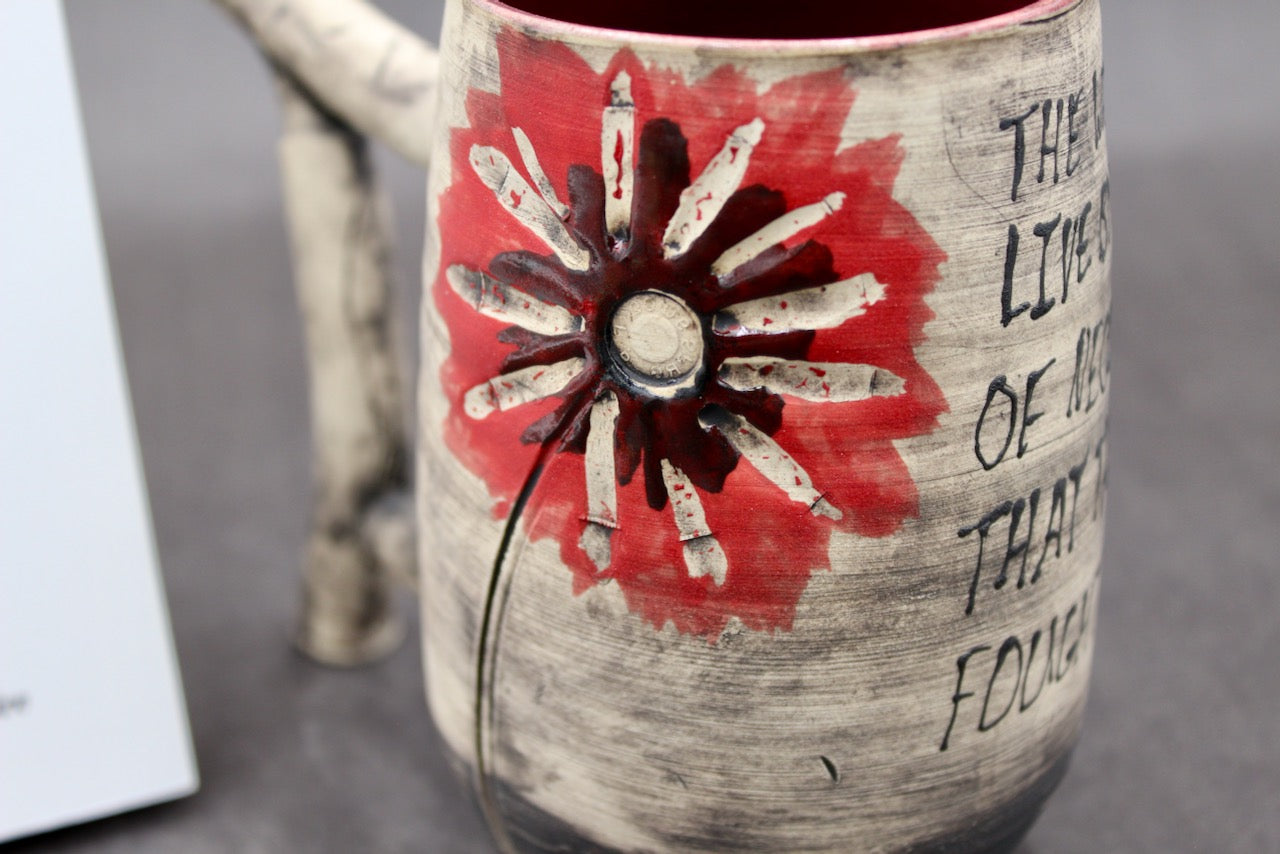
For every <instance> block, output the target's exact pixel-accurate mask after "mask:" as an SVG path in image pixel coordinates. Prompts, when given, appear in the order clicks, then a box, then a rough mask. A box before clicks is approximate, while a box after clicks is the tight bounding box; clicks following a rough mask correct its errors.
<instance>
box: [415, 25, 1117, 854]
mask: <svg viewBox="0 0 1280 854" xmlns="http://www.w3.org/2000/svg"><path fill="white" fill-rule="evenodd" d="M515 5H516V6H519V7H520V8H514V7H513V6H509V5H502V4H499V3H497V2H494V0H449V3H448V5H447V10H446V14H445V22H444V28H443V36H442V48H441V69H442V71H441V82H440V87H441V88H440V102H439V128H438V131H437V134H436V136H435V138H434V140H435V141H434V153H433V158H432V167H431V176H430V185H429V186H430V189H429V196H428V205H429V220H428V232H429V233H428V249H427V257H426V264H425V288H426V294H425V297H424V306H423V318H422V324H423V335H422V342H423V343H422V348H423V353H422V359H423V363H422V373H421V380H420V384H421V394H420V407H421V410H420V419H419V424H420V427H419V448H420V453H419V477H418V483H419V487H418V490H419V492H418V510H417V512H418V525H419V531H420V537H421V547H420V556H421V565H422V575H423V580H422V584H423V603H424V604H423V607H424V615H425V619H424V623H425V650H426V668H427V679H428V695H429V698H430V706H431V710H432V713H433V716H434V718H435V721H436V723H437V725H438V727H439V730H440V732H441V734H442V735H443V739H444V741H445V743H446V744H447V746H448V748H449V749H450V751H451V753H452V754H453V757H454V759H455V760H456V765H457V767H458V768H459V769H460V770H462V771H463V772H464V773H465V774H466V776H467V778H468V779H469V780H470V781H471V783H472V785H473V786H474V788H475V791H476V793H477V796H478V798H479V800H480V802H481V804H482V806H483V809H484V811H485V814H486V816H487V817H488V819H489V821H490V824H491V826H492V828H493V830H494V833H495V835H496V838H497V840H498V842H499V844H500V845H501V847H502V848H504V849H506V850H516V851H538V852H543V851H608V850H620V851H682V852H684V851H727V850H742V851H766V850H767V851H789V852H790V851H840V852H848V851H863V850H866V851H889V850H910V851H948V852H958V851H988V850H1007V849H1011V848H1012V847H1013V846H1014V845H1016V843H1017V841H1018V840H1019V839H1020V838H1021V837H1022V835H1023V834H1024V833H1025V831H1026V830H1027V828H1028V827H1029V826H1030V823H1031V821H1032V820H1033V819H1034V816H1035V815H1036V813H1037V811H1038V809H1039V807H1040V805H1041V803H1042V802H1043V800H1044V799H1045V797H1047V796H1048V793H1049V792H1050V791H1051V790H1052V788H1053V787H1054V785H1055V784H1056V783H1057V781H1058V779H1059V778H1060V777H1061V775H1062V773H1063V771H1064V768H1065V764H1066V761H1067V757H1068V755H1069V753H1070V751H1071V748H1072V745H1073V744H1074V742H1075V740H1076V737H1077V733H1078V729H1079V725H1080V720H1081V715H1082V712H1083V706H1084V702H1085V695H1086V688H1087V684H1088V675H1089V669H1090V659H1091V656H1092V648H1093V633H1092V630H1093V626H1094V622H1095V619H1094V618H1095V614H1096V602H1097V595H1096V592H1097V583H1098V567H1099V560H1100V551H1101V540H1102V528H1103V504H1104V500H1105V471H1106V443H1105V411H1106V399H1107V385H1108V380H1109V361H1108V358H1109V357H1108V330H1109V304H1110V290H1109V269H1110V246H1111V234H1110V213H1109V187H1108V183H1107V161H1106V153H1105V133H1104V112H1103V107H1102V95H1101V82H1102V60H1101V41H1100V28H1099V9H1098V3H1097V0H1041V2H1035V3H1031V4H1025V3H1016V2H1011V1H1010V0H986V2H978V3H960V2H932V3H925V2H920V3H907V4H899V5H898V6H895V7H893V8H894V9H895V10H896V11H886V10H885V9H883V8H877V9H876V10H875V11H871V10H870V7H866V6H865V4H846V6H844V7H842V9H840V10H833V11H827V10H826V8H825V4H823V7H819V5H818V4H812V3H810V4H805V3H799V4H785V3H761V2H747V3H738V4H727V3H718V2H717V3H703V4H693V3H680V4H676V3H672V2H660V3H648V4H611V3H600V2H586V0H525V2H523V3H516V4H515ZM558 17H559V18H563V20H556V19H555V18H558ZM975 18H977V19H976V20H975ZM646 31H648V32H646ZM652 32H669V33H675V35H655V34H652ZM895 33H900V34H895Z"/></svg>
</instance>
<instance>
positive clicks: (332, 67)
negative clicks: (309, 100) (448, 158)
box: [217, 0, 440, 166]
mask: <svg viewBox="0 0 1280 854" xmlns="http://www.w3.org/2000/svg"><path fill="white" fill-rule="evenodd" d="M217 2H218V3H219V4H220V5H221V6H223V7H224V8H225V9H226V10H227V11H228V12H230V13H231V14H232V15H233V16H234V17H235V18H236V19H238V20H239V21H240V23H241V24H242V25H243V26H244V27H245V29H247V30H248V31H249V34H250V35H251V36H252V37H253V39H254V41H256V42H257V43H258V45H259V47H261V48H262V50H264V51H265V52H266V53H267V55H268V56H269V57H271V59H272V60H273V61H274V62H275V63H276V64H277V65H279V66H280V67H281V68H282V69H283V70H284V71H286V72H287V73H288V74H289V75H290V76H292V77H294V78H296V79H297V80H298V81H299V82H300V83H301V84H302V85H303V86H304V87H305V88H306V89H307V91H309V92H311V93H312V94H313V96H314V97H315V98H316V99H317V100H319V101H320V102H321V103H322V104H323V105H324V107H325V108H326V109H328V110H329V111H331V112H332V113H334V114H335V115H336V116H337V117H339V118H341V119H342V120H343V121H344V122H346V123H347V124H349V125H351V126H352V127H353V128H355V129H356V130H358V131H360V132H361V133H363V134H365V135H367V136H369V137H372V138H373V139H376V140H378V141H379V142H382V143H384V144H385V145H387V146H390V147H391V148H392V149H394V150H395V151H397V152H399V153H400V154H401V155H403V156H404V157H406V158H407V159H409V160H410V161H412V162H414V163H417V164H419V165H422V166H425V165H427V163H428V161H429V160H430V157H431V138H432V129H433V127H434V125H435V112H436V96H435V88H436V81H437V80H438V78H439V67H440V60H439V55H438V54H437V53H436V50H435V48H433V47H432V46H431V45H429V44H428V43H427V42H426V41H424V40H423V39H421V38H419V37H418V36H417V35H415V34H414V33H413V32H411V31H410V30H408V29H406V28H405V27H403V26H401V25H400V24H398V23H396V22H395V21H393V20H391V19H390V18H388V17H387V16H386V15H384V14H383V13H382V12H380V11H378V10H377V9H375V8H373V7H372V6H370V5H369V4H368V3H366V2H364V0H217Z"/></svg>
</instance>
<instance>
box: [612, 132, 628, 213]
mask: <svg viewBox="0 0 1280 854" xmlns="http://www.w3.org/2000/svg"><path fill="white" fill-rule="evenodd" d="M622 142H623V141H622V131H618V135H617V141H616V142H615V143H614V146H613V162H614V163H616V164H617V165H618V177H617V178H616V179H614V188H613V197H614V198H615V199H620V198H622V177H623V174H622V172H623V169H627V168H630V164H625V163H623V162H622V157H623V155H624V154H626V146H624V145H623V144H622Z"/></svg>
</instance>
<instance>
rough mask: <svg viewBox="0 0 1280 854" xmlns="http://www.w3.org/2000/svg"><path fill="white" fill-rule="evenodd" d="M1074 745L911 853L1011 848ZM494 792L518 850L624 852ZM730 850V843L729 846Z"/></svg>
mask: <svg viewBox="0 0 1280 854" xmlns="http://www.w3.org/2000/svg"><path fill="white" fill-rule="evenodd" d="M1073 751H1074V747H1072V748H1068V749H1067V750H1066V752H1064V753H1063V754H1062V755H1061V756H1059V757H1058V759H1056V760H1055V761H1054V762H1053V764H1052V765H1050V766H1049V768H1047V769H1046V770H1045V771H1043V772H1042V773H1041V774H1040V775H1039V776H1038V777H1036V778H1035V779H1034V780H1033V781H1032V782H1031V784H1030V785H1028V786H1027V787H1026V788H1025V789H1023V790H1022V792H1021V793H1019V794H1018V795H1017V796H1015V797H1014V798H1012V799H1011V800H1009V801H1007V802H1006V803H1004V804H1002V805H1001V806H999V807H996V808H995V809H993V810H989V811H988V812H986V813H984V814H982V815H979V816H977V817H976V818H974V819H973V820H972V821H971V822H969V823H968V824H967V825H966V826H965V827H963V828H961V829H957V830H956V831H954V832H952V833H949V834H946V835H944V836H941V837H938V838H936V839H933V840H930V841H928V842H923V843H919V844H916V845H913V846H911V847H909V848H906V849H903V850H904V852H909V854H1011V852H1013V851H1014V850H1015V849H1016V848H1017V847H1018V845H1019V843H1021V842H1022V839H1023V837H1025V836H1026V835H1027V832H1028V831H1029V830H1030V829H1031V826H1032V825H1033V824H1034V823H1035V821H1036V819H1037V818H1038V817H1039V816H1040V810H1041V808H1042V807H1043V806H1044V803H1045V801H1046V800H1047V799H1048V798H1049V795H1051V794H1052V793H1053V791H1054V789H1056V788H1057V787H1058V783H1059V782H1061V780H1062V777H1063V776H1064V775H1065V774H1066V771H1067V766H1068V765H1069V764H1070V760H1071V754H1072V752H1073ZM493 795H494V799H495V801H496V802H497V804H498V808H499V810H500V811H501V813H502V816H503V818H504V820H505V824H506V832H507V837H508V839H509V840H510V842H511V845H512V848H513V850H514V851H516V852H517V854H623V852H622V851H621V850H620V849H617V848H610V847H608V846H606V845H601V844H599V843H598V842H595V841H594V840H592V839H590V838H588V837H587V836H585V835H584V834H583V833H582V832H581V831H580V830H578V829H577V828H575V827H573V826H572V825H570V824H568V823H567V822H565V821H563V820H561V819H559V818H557V817H555V816H553V815H551V814H549V813H547V812H545V811H544V810H542V809H540V808H539V807H537V806H535V805H534V804H532V803H530V802H529V801H528V800H527V799H525V798H524V797H523V796H522V795H520V794H519V793H518V792H516V791H515V790H514V789H512V788H511V787H509V786H506V785H505V784H503V783H501V782H498V781H495V782H494V783H493ZM726 850H729V847H726Z"/></svg>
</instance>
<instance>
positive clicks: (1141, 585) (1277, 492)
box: [6, 0, 1280, 854]
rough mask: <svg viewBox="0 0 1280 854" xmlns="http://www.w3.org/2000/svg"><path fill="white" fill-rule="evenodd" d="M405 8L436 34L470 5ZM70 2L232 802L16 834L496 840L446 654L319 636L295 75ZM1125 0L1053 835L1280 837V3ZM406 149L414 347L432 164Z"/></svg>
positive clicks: (274, 844) (156, 474) (1132, 839)
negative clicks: (290, 164)
mask: <svg viewBox="0 0 1280 854" xmlns="http://www.w3.org/2000/svg"><path fill="white" fill-rule="evenodd" d="M386 5H387V7H388V8H389V9H390V10H391V11H392V13H393V14H395V15H396V16H397V17H398V18H400V19H401V20H402V21H404V22H406V23H407V24H409V25H410V26H412V27H414V28H415V29H417V30H418V31H419V32H422V33H424V34H426V35H428V36H430V37H432V38H434V37H435V34H436V32H437V31H438V9H439V6H438V3H437V2H422V3H412V2H408V0H405V2H397V3H388V4H386ZM68 6H69V8H68V19H69V25H70V30H71V37H72V46H73V50H74V53H75V61H76V65H77V73H78V78H79V80H80V84H81V87H82V100H83V107H84V112H85V121H86V128H87V134H88V138H89V144H90V152H91V159H92V165H93V169H94V172H95V177H96V184H97V190H98V194H99V203H100V206H101V211H102V219H103V228H104V232H105V237H106V245H107V252H108V256H109V259H110V266H111V275H112V279H113V282H114V288H115V295H116V301H117V310H118V314H119V319H120V323H121V326H122V330H123V336H124V349H125V356H126V361H127V365H128V370H129V374H130V378H131V382H132V386H133V395H134V403H135V408H136V416H137V421H138V428H139V432H140V435H141V442H142V450H143V455H144V458H145V463H146V468H147V479H148V483H149V487H150V491H151V498H152V503H153V510H154V516H155V523H156V528H157V537H158V541H159V551H160V557H161V562H162V564H163V567H164V573H165V579H166V583H167V586H168V594H169V600H170V603H171V607H172V614H173V622H174V629H175V633H176V636H177V644H178V651H179V655H180V657H181V662H182V667H183V672H184V677H185V682H186V690H187V696H188V700H189V703H190V709H191V719H192V725H193V728H194V736H195V743H196V750H197V753H198V756H199V760H200V764H201V770H202V773H203V783H204V788H203V791H202V792H201V793H200V794H199V795H197V796H196V797H194V798H191V799H188V800H186V801H183V802H179V803H176V804H170V805H165V806H161V807H156V808H152V809H148V810H143V811H140V812H136V813H133V814H130V815H127V816H122V817H118V818H113V819H108V820H104V821H100V822H96V823H94V824H91V825H87V826H84V827H80V828H73V829H70V830H65V831H60V832H57V833H54V834H51V835H46V836H43V837H39V838H36V839H32V840H28V841H25V842H20V843H16V844H14V845H11V846H9V847H8V848H7V849H6V850H7V851H12V852H18V851H30V852H63V851H65V852H80V851H94V852H99V851H101V852H177V851H181V852H241V851H245V852H249V851H253V852H257V851H262V852H289V851H308V852H311V851H314V852H348V851H370V852H399V851H428V852H441V854H453V852H487V851H490V850H491V845H490V842H489V839H488V837H487V834H486V832H485V830H484V828H483V826H482V824H481V822H480V820H479V817H478V815H477V813H476V812H475V810H474V809H473V808H472V806H471V804H470V801H469V800H468V798H467V797H466V795H465V794H464V792H463V791H462V790H461V789H460V788H459V787H457V786H456V785H455V783H454V781H453V779H452V778H451V777H450V775H449V774H448V772H447V770H446V768H445V767H444V765H443V764H442V762H441V761H440V760H439V758H438V757H437V755H436V745H437V736H436V734H435V733H434V731H433V730H432V728H431V725H430V723H429V721H428V719H427V716H426V712H425V708H424V706H423V702H422V678H421V675H420V671H419V665H420V661H419V656H418V651H417V649H416V647H415V645H414V644H413V643H409V644H407V645H406V646H405V647H404V648H403V649H402V650H401V651H400V652H399V653H397V654H396V655H395V656H394V657H393V658H392V659H391V660H389V661H387V662H385V663H383V664H381V665H378V666H376V667H373V668H370V669H367V670H363V671H358V672H352V673H344V672H338V671H330V670H325V669H322V668H319V667H316V666H313V665H311V664H309V663H307V662H305V661H303V660H302V659H301V658H299V657H297V656H296V655H295V654H294V653H293V652H292V651H291V650H290V647H289V643H288V635H289V630H290V627H291V623H292V620H293V618H294V608H295V605H296V594H297V574H296V573H297V570H298V560H299V558H298V555H299V549H300V546H301V543H302V538H303V533H304V523H305V517H306V509H307V506H308V477H309V470H308V465H309V462H308V436H307V414H306V413H307V410H306V385H305V379H304V362H303V350H302V342H301V331H300V327H299V324H298V323H297V322H296V319H295V316H294V305H293V295H292V291H291V284H290V278H289V266H288V258H287V255H286V248H287V242H286V238H285V233H284V225H283V220H282V215H281V212H280V194H279V180H278V175H277V171H276V164H275V160H274V146H275V133H276V129H277V116H276V112H275V104H274V100H273V98H274V93H273V91H272V89H271V85H270V81H269V79H268V76H267V74H266V72H265V69H264V67H263V65H262V63H261V62H260V61H259V59H258V58H257V56H256V55H255V54H254V52H253V51H252V49H251V48H250V46H249V44H248V42H247V40H246V39H245V38H244V37H243V36H242V35H241V34H240V33H239V32H238V31H237V30H235V29H234V28H233V27H232V26H231V25H230V24H229V23H228V22H227V21H226V20H224V19H223V17H222V15H221V13H220V12H218V11H217V10H216V9H214V8H213V7H212V5H211V4H208V3H205V2H196V0H187V2H181V3H178V2H173V0H110V2H108V0H68ZM1104 7H1105V9H1104V17H1105V25H1106V40H1107V42H1106V52H1107V57H1108V68H1107V85H1108V128H1109V138H1110V147H1111V162H1112V178H1113V180H1112V185H1113V198H1114V203H1115V229H1116V245H1117V247H1118V251H1117V255H1116V266H1115V270H1114V283H1115V303H1114V326H1113V334H1112V340H1113V360H1114V366H1115V374H1114V386H1113V389H1114V392H1113V393H1114V396H1113V399H1112V423H1111V443H1112V444H1111V458H1112V468H1111V500H1110V517H1109V531H1108V543H1107V548H1106V557H1105V570H1104V587H1103V598H1102V604H1101V617H1100V623H1099V639H1098V646H1097V657H1096V668H1095V675H1094V682H1093V691H1092V695H1091V699H1090V706H1089V710H1088V715H1087V722H1086V729H1085V735H1084V739H1083V741H1082V742H1081V745H1080V748H1079V749H1078V751H1077V753H1076V757H1075V760H1074V763H1073V765H1072V768H1071V770H1070V772H1069V773H1068V775H1067V777H1066V779H1065V781H1064V782H1063V784H1062V787H1061V789H1060V790H1059V792H1058V793H1057V795H1055V797H1054V798H1053V799H1051V801H1050V802H1049V806H1048V808H1047V809H1046V811H1045V813H1044V816H1043V818H1042V819H1041V820H1040V822H1039V823H1038V824H1037V825H1036V826H1035V828H1034V829H1033V831H1032V833H1031V835H1030V837H1029V838H1028V840H1027V842H1026V844H1025V846H1024V848H1023V849H1022V852H1021V854H1031V852H1038V854H1044V853H1045V852H1156V851H1161V852H1163V851H1170V852H1185V851H1206V852H1210V851H1212V852H1221V851H1232V852H1276V851H1280V657H1278V655H1277V651H1278V650H1280V629H1278V628H1277V627H1278V626H1280V574H1278V573H1277V564H1278V563H1280V560H1277V557H1276V546H1277V544H1278V543H1277V541H1278V540H1280V370H1278V369H1277V365H1280V343H1278V342H1280V338H1278V336H1277V334H1276V326H1277V322H1278V321H1280V261H1278V260H1277V252H1278V250H1277V247H1278V246H1280V234H1278V233H1277V232H1278V230H1280V159H1278V158H1277V155H1276V152H1277V150H1280V110H1277V109H1276V107H1275V104H1276V100H1275V99H1276V93H1277V91H1278V90H1280V67H1278V65H1277V62H1276V60H1275V59H1274V56H1275V53H1274V44H1273V42H1274V38H1275V36H1276V35H1277V34H1280V6H1277V5H1276V4H1275V3H1274V2H1272V0H1229V2H1225V3H1220V4H1208V3H1204V2H1200V0H1110V2H1105V3H1104ZM382 165H383V167H384V170H383V176H384V178H385V179H386V183H387V185H388V186H389V188H390V189H391V191H392V193H393V195H394V198H395V202H396V209H397V212H398V219H399V234H400V241H401V242H400V246H399V254H398V261H397V263H398V265H399V269H400V279H401V285H402V287H401V294H400V298H401V305H402V306H403V312H402V317H403V319H404V323H403V333H404V336H403V340H404V350H405V354H406V361H407V360H408V354H409V353H410V352H411V351H412V341H413V336H414V329H413V322H412V319H413V318H414V317H415V316H416V297H415V296H414V290H415V286H416V282H417V272H416V265H417V261H418V255H419V253H420V251H421V244H420V237H419V235H420V233H421V227H422V206H423V179H422V176H421V175H420V174H418V173H417V172H415V171H414V170H412V169H410V168H409V167H407V166H406V165H404V164H403V163H401V162H399V161H396V160H394V159H393V158H392V157H390V156H385V157H383V158H382ZM404 606H405V609H406V611H407V612H411V611H412V606H411V603H410V600H409V597H408V596H407V595H406V597H405V601H404ZM411 619H413V618H412V617H411ZM121 690H122V691H127V690H128V686H121ZM102 701H103V702H104V703H109V702H111V701H112V698H111V697H104V698H103V699H102ZM91 713H92V710H86V714H91Z"/></svg>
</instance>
